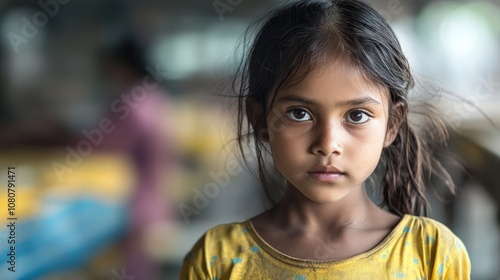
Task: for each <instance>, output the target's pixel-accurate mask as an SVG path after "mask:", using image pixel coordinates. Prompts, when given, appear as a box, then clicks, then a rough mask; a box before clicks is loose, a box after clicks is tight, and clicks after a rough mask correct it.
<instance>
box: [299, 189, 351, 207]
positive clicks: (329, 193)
mask: <svg viewBox="0 0 500 280" xmlns="http://www.w3.org/2000/svg"><path fill="white" fill-rule="evenodd" d="M302 194H303V195H304V196H305V197H306V198H308V199H309V200H311V201H313V202H316V203H320V204H326V203H335V202H338V201H340V200H342V199H343V198H344V197H346V196H347V195H348V194H349V191H339V190H331V189H330V190H326V191H320V192H319V191H318V192H314V193H311V192H302Z"/></svg>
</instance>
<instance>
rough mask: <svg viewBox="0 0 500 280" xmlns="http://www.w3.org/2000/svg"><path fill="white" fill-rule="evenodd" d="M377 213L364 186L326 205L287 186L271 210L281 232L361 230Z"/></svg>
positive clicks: (376, 208)
mask: <svg viewBox="0 0 500 280" xmlns="http://www.w3.org/2000/svg"><path fill="white" fill-rule="evenodd" d="M380 210H381V209H380V208H378V207H377V206H376V205H375V204H374V203H373V202H372V201H371V200H370V198H369V197H368V195H367V194H366V190H365V187H364V186H360V187H359V188H357V189H356V190H353V191H352V192H351V193H350V194H348V195H347V196H345V197H343V198H342V199H341V200H339V201H335V202H329V203H318V202H315V201H312V200H310V199H309V198H307V197H306V196H304V195H303V194H302V193H301V192H300V191H298V190H297V189H296V188H294V187H293V186H290V187H289V188H288V190H287V191H286V192H285V195H284V197H283V199H282V200H281V201H280V203H278V205H276V207H275V209H273V212H274V215H273V216H274V218H275V221H276V222H277V224H278V225H279V226H280V227H282V228H284V229H290V230H293V231H304V232H306V231H307V232H316V233H322V232H331V231H332V230H333V231H337V232H338V231H343V230H345V229H356V228H361V227H363V225H365V224H366V223H367V222H370V220H371V219H370V218H371V217H373V215H374V213H377V212H378V211H380Z"/></svg>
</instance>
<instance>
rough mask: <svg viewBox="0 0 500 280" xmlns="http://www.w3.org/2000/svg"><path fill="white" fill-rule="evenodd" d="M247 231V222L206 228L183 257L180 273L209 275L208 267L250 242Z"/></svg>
mask: <svg viewBox="0 0 500 280" xmlns="http://www.w3.org/2000/svg"><path fill="white" fill-rule="evenodd" d="M247 233H248V225H247V222H238V223H230V224H222V225H218V226H216V227H213V228H211V229H209V230H207V231H206V232H205V234H203V236H202V237H201V238H200V239H199V240H198V241H197V242H196V243H195V245H194V246H193V248H192V249H191V251H190V252H189V253H188V254H187V255H186V257H185V258H184V263H183V267H182V271H181V274H182V275H211V271H209V269H208V268H210V267H212V266H213V265H214V264H215V263H217V262H219V261H221V259H222V258H223V257H224V256H232V255H234V254H235V252H237V251H238V250H240V248H242V247H243V246H245V244H246V243H250V242H251V241H250V240H249V238H250V236H249V234H247ZM183 279H184V278H183ZM185 279H191V278H190V277H188V278H185Z"/></svg>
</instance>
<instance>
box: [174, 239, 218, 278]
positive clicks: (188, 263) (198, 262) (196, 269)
mask: <svg viewBox="0 0 500 280" xmlns="http://www.w3.org/2000/svg"><path fill="white" fill-rule="evenodd" d="M205 238H206V235H204V236H203V237H201V238H200V239H199V240H198V242H196V244H195V245H194V246H193V249H192V250H191V251H190V252H189V253H188V254H187V255H186V257H185V258H184V262H183V263H182V268H181V273H180V277H179V279H180V280H212V279H210V275H209V272H208V270H207V266H206V258H205V253H204V252H205V248H204V243H205Z"/></svg>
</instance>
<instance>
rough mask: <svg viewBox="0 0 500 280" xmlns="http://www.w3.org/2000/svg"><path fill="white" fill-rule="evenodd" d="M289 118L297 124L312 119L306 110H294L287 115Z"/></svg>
mask: <svg viewBox="0 0 500 280" xmlns="http://www.w3.org/2000/svg"><path fill="white" fill-rule="evenodd" d="M287 116H288V117H289V118H290V119H291V120H293V121H296V122H303V121H308V120H310V119H311V115H309V113H308V112H307V111H306V110H304V109H293V110H291V111H289V112H288V113H287Z"/></svg>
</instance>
